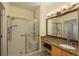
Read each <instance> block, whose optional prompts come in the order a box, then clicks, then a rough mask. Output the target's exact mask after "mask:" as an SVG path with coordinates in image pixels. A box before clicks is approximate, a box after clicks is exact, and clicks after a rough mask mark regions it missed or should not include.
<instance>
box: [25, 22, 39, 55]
mask: <svg viewBox="0 0 79 59" xmlns="http://www.w3.org/2000/svg"><path fill="white" fill-rule="evenodd" d="M36 25H37V24H36V23H35V21H26V45H25V46H26V53H28V52H32V51H35V50H38V47H39V43H38V35H37V34H36V33H37V32H38V31H37V28H38V27H36Z"/></svg>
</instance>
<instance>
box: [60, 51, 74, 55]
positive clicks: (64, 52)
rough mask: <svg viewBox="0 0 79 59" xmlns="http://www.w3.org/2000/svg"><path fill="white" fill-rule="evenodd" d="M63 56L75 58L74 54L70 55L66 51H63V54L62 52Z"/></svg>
mask: <svg viewBox="0 0 79 59" xmlns="http://www.w3.org/2000/svg"><path fill="white" fill-rule="evenodd" d="M61 55H62V56H73V55H72V54H70V53H68V52H66V51H63V50H62V52H61Z"/></svg>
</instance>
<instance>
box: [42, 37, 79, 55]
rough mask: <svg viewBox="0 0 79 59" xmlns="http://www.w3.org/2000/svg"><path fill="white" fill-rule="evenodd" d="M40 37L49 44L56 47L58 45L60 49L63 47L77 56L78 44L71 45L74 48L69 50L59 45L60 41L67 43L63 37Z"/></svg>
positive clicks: (78, 51)
mask: <svg viewBox="0 0 79 59" xmlns="http://www.w3.org/2000/svg"><path fill="white" fill-rule="evenodd" d="M41 38H42V41H43V42H45V43H47V44H49V45H51V46H52V47H53V46H56V47H58V48H60V49H63V50H65V51H67V52H69V53H71V54H73V55H75V56H79V46H77V45H72V46H73V47H75V48H76V49H75V50H69V49H66V48H63V47H61V46H60V44H62V43H65V44H66V43H67V41H66V40H65V39H61V38H56V37H51V36H42V37H41Z"/></svg>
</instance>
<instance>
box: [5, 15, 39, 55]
mask: <svg viewBox="0 0 79 59" xmlns="http://www.w3.org/2000/svg"><path fill="white" fill-rule="evenodd" d="M8 17H10V18H12V19H13V18H16V19H23V20H26V19H25V18H19V17H11V16H7V18H8ZM26 21H27V20H26ZM7 23H8V20H7ZM7 27H8V24H7ZM7 31H8V29H7ZM7 34H8V33H7ZM11 34H12V33H11ZM26 41H27V35H26V31H25V42H26ZM39 42H40V40H39V20H38V49H37V50H34V51H39V50H40V49H39V48H40V43H39ZM26 44H27V43H25V54H29V53H32V52H34V51H31V52H27V53H26ZM7 55H8V39H7Z"/></svg>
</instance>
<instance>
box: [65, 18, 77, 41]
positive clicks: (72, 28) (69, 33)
mask: <svg viewBox="0 0 79 59" xmlns="http://www.w3.org/2000/svg"><path fill="white" fill-rule="evenodd" d="M77 35H78V34H77V20H76V19H73V20H70V21H65V22H64V36H65V38H67V39H71V40H77Z"/></svg>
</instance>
